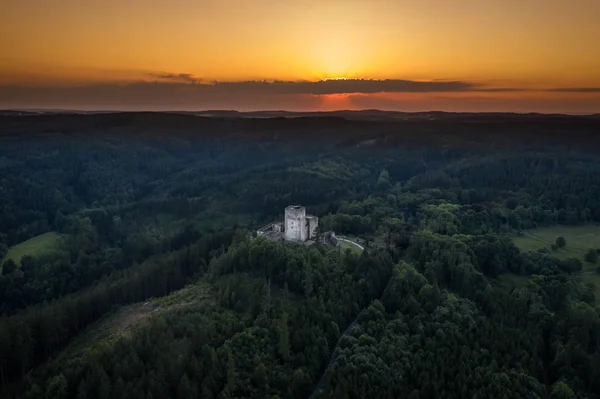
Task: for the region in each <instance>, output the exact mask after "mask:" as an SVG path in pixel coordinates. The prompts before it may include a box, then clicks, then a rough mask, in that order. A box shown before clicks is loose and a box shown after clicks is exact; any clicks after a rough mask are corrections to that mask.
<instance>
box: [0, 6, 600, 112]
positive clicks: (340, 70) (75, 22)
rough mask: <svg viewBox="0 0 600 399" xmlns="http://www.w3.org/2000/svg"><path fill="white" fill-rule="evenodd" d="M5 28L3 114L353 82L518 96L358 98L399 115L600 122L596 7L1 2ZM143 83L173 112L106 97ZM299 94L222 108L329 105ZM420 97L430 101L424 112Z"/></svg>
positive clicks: (130, 93)
mask: <svg viewBox="0 0 600 399" xmlns="http://www.w3.org/2000/svg"><path fill="white" fill-rule="evenodd" d="M0 15H2V23H1V24H0V47H1V48H2V51H1V52H0V86H1V87H0V106H1V107H3V108H7V107H63V106H65V107H67V106H68V107H75V108H93V107H96V106H102V107H104V108H106V107H108V108H125V109H126V108H131V109H141V108H144V107H147V108H153V109H161V107H162V108H164V109H169V108H170V107H171V106H170V104H176V105H177V108H179V109H181V108H182V107H183V108H189V109H195V108H197V107H209V108H212V107H211V105H212V104H211V102H210V101H209V98H208V97H209V96H208V95H204V94H202V95H200V94H199V95H194V96H191V95H189V94H186V95H184V96H181V95H180V90H183V89H181V88H176V86H180V85H181V84H182V83H185V84H190V83H193V84H195V85H197V86H199V85H202V84H204V85H206V84H210V83H211V82H213V81H215V80H217V81H219V82H239V81H250V80H269V81H272V80H285V81H317V80H320V79H325V78H340V77H345V78H347V79H355V78H364V79H367V80H371V79H389V80H404V81H422V80H425V81H432V80H444V81H460V82H467V83H469V84H472V85H474V86H475V85H476V86H477V87H484V88H494V89H500V88H511V89H519V91H518V92H517V91H512V92H502V93H494V92H487V93H485V94H484V95H483V96H482V95H481V94H480V93H477V90H475V89H474V88H473V87H471V88H469V89H468V90H467V92H466V93H464V92H463V91H464V90H463V89H460V90H458V91H459V92H460V93H454V94H452V95H450V94H446V96H445V97H446V103H447V105H444V104H445V103H444V101H442V99H441V97H444V96H440V95H439V94H436V93H435V91H434V92H432V91H431V90H430V89H429V88H428V89H426V90H425V91H426V93H418V94H414V93H412V94H411V95H403V90H404V89H403V88H398V87H395V88H394V89H393V90H392V92H389V90H388V89H387V88H386V89H384V91H385V92H386V95H385V96H382V94H381V93H372V91H373V90H370V89H369V90H368V94H364V95H362V96H361V97H360V98H361V101H360V102H359V103H360V104H364V105H365V106H368V105H369V104H370V103H369V101H371V103H372V104H379V103H381V98H382V97H384V98H385V101H386V104H387V108H390V109H396V108H397V109H400V110H402V109H403V107H404V108H410V109H411V110H413V108H414V105H415V104H417V103H418V104H419V107H422V108H423V109H427V108H428V107H434V106H435V107H437V109H443V108H444V107H448V106H450V105H452V107H453V108H456V106H457V103H456V102H457V101H458V102H459V103H462V104H464V108H465V110H470V109H472V108H473V107H475V108H481V105H479V106H477V99H482V102H481V103H480V104H492V105H489V106H490V107H491V108H490V110H503V109H500V108H498V109H496V108H494V107H501V108H502V107H504V108H506V107H509V108H511V103H510V101H509V100H510V99H511V98H512V99H514V100H515V102H514V103H513V105H512V108H515V106H516V105H518V106H517V110H519V109H520V108H519V107H525V108H524V109H523V111H530V110H536V111H544V109H545V107H546V108H547V107H550V108H551V109H552V112H554V110H557V109H561V106H562V108H564V110H565V112H578V111H577V110H581V112H600V50H599V46H600V44H599V43H600V23H598V18H600V1H598V0H572V1H567V0H489V1H485V0H452V1H450V0H448V1H446V0H418V1H416V0H346V1H338V0H318V1H316V0H303V1H296V0H285V1H282V0H252V1H248V0H215V1H201V0H168V1H167V0H103V1H84V0H29V1H22V0H2V1H1V2H0ZM140 82H155V83H154V86H152V90H149V89H144V90H145V91H144V93H146V94H145V96H148V95H154V96H159V95H164V93H169V94H168V97H169V99H170V100H171V101H170V102H169V101H166V100H165V101H164V104H163V106H161V103H160V101H159V99H156V101H153V102H152V103H151V104H149V103H148V104H146V103H145V102H144V101H141V100H142V99H144V100H147V98H143V97H136V96H139V95H140V94H139V93H138V92H139V90H138V91H135V90H133V89H131V90H125V89H126V87H121V89H120V91H118V92H116V91H115V92H110V93H108V94H107V93H105V92H103V94H98V91H97V89H98V87H99V86H104V85H112V84H119V85H125V86H127V85H130V84H133V85H134V86H135V85H139V83H140ZM156 85H172V86H169V87H168V88H162V87H161V88H160V90H158V89H157V86H156ZM16 86H25V87H20V88H19V89H18V90H16V89H15V87H16ZM74 86H76V89H74V88H73V87H74ZM88 86H93V88H94V90H96V91H94V90H92V89H89V90H88V89H86V88H87V87H88ZM396 86H397V85H396ZM3 87H4V89H5V90H2V88H3ZM7 87H9V89H8V90H7V89H6V88H7ZM136 87H137V86H136ZM348 87H349V86H348ZM300 88H304V87H303V86H299V87H298V88H295V89H293V90H292V91H293V93H289V92H287V91H286V92H285V93H283V92H281V90H280V89H277V90H273V89H272V88H269V89H266V90H263V89H261V90H260V91H256V90H254V89H252V90H249V89H248V88H247V87H236V88H235V90H238V91H237V92H236V91H235V90H233V89H229V86H228V89H227V90H226V92H221V91H218V90H212V91H211V94H210V97H216V98H220V100H219V101H216V100H215V101H214V105H215V106H219V107H225V108H239V109H251V108H252V107H253V106H255V105H253V104H260V105H261V106H263V107H268V108H278V104H283V105H286V107H288V108H291V109H304V108H307V107H308V108H312V107H322V104H324V103H327V101H323V100H324V99H323V98H321V99H318V101H307V100H306V96H307V95H313V94H314V93H312V92H307V93H304V92H301V91H302V90H300ZM57 89H60V91H58V92H52V90H57ZM175 89H176V90H175ZM200 89H201V90H203V89H204V88H200ZM549 89H561V90H563V91H560V92H559V91H547V90H549ZM572 89H575V90H572ZM582 89H584V90H582ZM15 90H16V91H15ZM27 90H29V91H27ZM86 90H87V91H86ZM136 90H137V89H136ZM185 90H189V89H187V88H185ZM361 90H362V89H361ZM421 90H422V89H418V90H417V91H421ZM2 91H4V93H2ZM298 91H300V93H299V92H298ZM582 91H585V92H582ZM524 92H527V93H524ZM236 93H237V94H238V97H236V99H235V101H234V100H230V99H231V98H232V97H233V96H234V95H235V94H236ZM52 94H56V95H55V96H53V95H52ZM328 94H329V93H325V94H319V95H321V96H324V95H328ZM335 94H336V95H337V94H338V90H335ZM404 94H406V93H404ZM186 96H187V97H186ZM257 96H260V99H259V100H260V101H255V100H256V97H257ZM281 96H286V97H285V101H282V97H281ZM53 97H54V98H56V100H52V98H53ZM117 97H118V98H117ZM411 97H414V98H416V97H418V101H417V100H416V99H415V101H416V102H415V103H413V104H412V106H411V104H406V103H407V100H408V99H409V98H411ZM184 98H187V99H188V102H185V101H184V100H183V99H184ZM428 98H429V99H430V100H431V101H429V102H428ZM507 98H508V100H507ZM524 98H525V100H524ZM269 99H270V100H269ZM338 100H339V99H337V100H336V103H340V104H341V105H339V106H340V107H343V106H347V107H356V106H357V105H356V104H355V103H356V102H349V103H348V102H340V101H338ZM294 101H296V102H294ZM409 102H410V101H409ZM394 103H397V104H396V105H397V106H395V105H394ZM144 104H146V105H144ZM229 104H230V106H228V105H229ZM344 104H346V105H344ZM493 104H496V105H493ZM549 104H550V105H549ZM78 105H79V107H78ZM334 107H337V105H336V106H334ZM484 108H485V107H484ZM512 108H511V109H510V110H515V109H512ZM550 108H548V110H550ZM506 110H509V109H506ZM548 112H550V111H548Z"/></svg>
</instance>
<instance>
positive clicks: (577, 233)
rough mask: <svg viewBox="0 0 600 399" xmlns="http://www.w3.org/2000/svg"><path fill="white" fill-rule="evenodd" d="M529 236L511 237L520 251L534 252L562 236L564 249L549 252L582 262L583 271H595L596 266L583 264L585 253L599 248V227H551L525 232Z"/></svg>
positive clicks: (548, 245) (547, 246)
mask: <svg viewBox="0 0 600 399" xmlns="http://www.w3.org/2000/svg"><path fill="white" fill-rule="evenodd" d="M526 233H529V234H530V235H531V236H527V235H524V236H519V237H513V242H514V243H515V245H516V246H517V247H519V249H520V250H521V251H535V250H538V249H540V248H544V247H545V248H548V249H550V246H551V245H552V244H553V243H554V242H555V241H556V237H559V236H563V237H564V238H565V240H566V241H567V245H566V247H564V248H560V249H559V250H558V251H551V252H552V254H553V255H554V256H556V257H558V258H562V259H566V258H577V259H579V260H581V261H582V262H584V269H595V268H596V265H593V264H590V263H587V262H585V259H584V257H585V253H586V252H587V251H588V250H589V249H590V248H594V249H596V248H600V226H596V225H586V226H551V227H541V228H538V229H531V230H526Z"/></svg>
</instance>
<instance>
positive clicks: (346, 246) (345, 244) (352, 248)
mask: <svg viewBox="0 0 600 399" xmlns="http://www.w3.org/2000/svg"><path fill="white" fill-rule="evenodd" d="M339 246H340V249H341V250H342V252H346V249H349V250H350V251H351V252H354V253H357V254H360V253H362V251H361V250H360V248H358V247H357V246H356V245H354V244H350V243H349V242H346V241H341V240H340V241H339Z"/></svg>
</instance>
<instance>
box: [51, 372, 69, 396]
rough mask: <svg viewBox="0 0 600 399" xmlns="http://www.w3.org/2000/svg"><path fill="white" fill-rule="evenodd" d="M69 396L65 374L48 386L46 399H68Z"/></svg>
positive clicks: (53, 379) (59, 375)
mask: <svg viewBox="0 0 600 399" xmlns="http://www.w3.org/2000/svg"><path fill="white" fill-rule="evenodd" d="M67 394H68V391H67V379H66V378H65V376H64V375H63V374H58V375H56V376H54V377H53V378H52V379H51V380H50V383H49V384H48V389H47V390H46V399H66V398H67Z"/></svg>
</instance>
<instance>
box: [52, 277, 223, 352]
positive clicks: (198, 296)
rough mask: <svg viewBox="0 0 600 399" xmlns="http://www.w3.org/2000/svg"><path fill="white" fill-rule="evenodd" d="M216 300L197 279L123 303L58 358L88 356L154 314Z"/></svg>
mask: <svg viewBox="0 0 600 399" xmlns="http://www.w3.org/2000/svg"><path fill="white" fill-rule="evenodd" d="M213 303H214V295H213V292H212V291H211V288H210V286H208V285H207V284H206V283H204V282H197V283H195V284H193V285H188V286H187V287H185V288H182V289H180V290H178V291H175V292H173V293H171V294H169V295H167V296H164V297H160V298H152V299H148V300H147V301H145V302H138V303H134V304H131V305H126V306H121V307H120V308H119V309H118V310H116V311H115V312H114V313H111V314H109V315H107V316H105V317H103V318H102V319H100V320H98V321H97V322H95V323H93V324H92V325H91V326H89V327H88V328H87V329H86V330H85V331H84V332H83V333H81V334H80V335H79V336H77V337H76V338H75V339H74V340H73V341H72V342H71V343H70V344H69V345H68V346H67V347H66V348H65V349H64V350H62V351H61V353H60V355H59V356H58V358H57V359H59V360H61V361H62V360H67V359H73V358H77V357H79V356H83V355H85V353H86V352H87V351H89V350H90V348H93V347H94V346H95V345H97V344H101V343H110V342H113V341H115V340H116V339H118V338H120V337H125V336H128V335H130V334H131V333H132V332H133V331H134V330H135V329H136V328H137V327H139V326H140V325H142V324H145V323H146V322H148V321H150V320H151V318H152V317H153V316H157V315H165V314H167V313H168V312H173V311H176V310H179V309H184V308H188V307H191V306H192V305H200V304H213Z"/></svg>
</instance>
